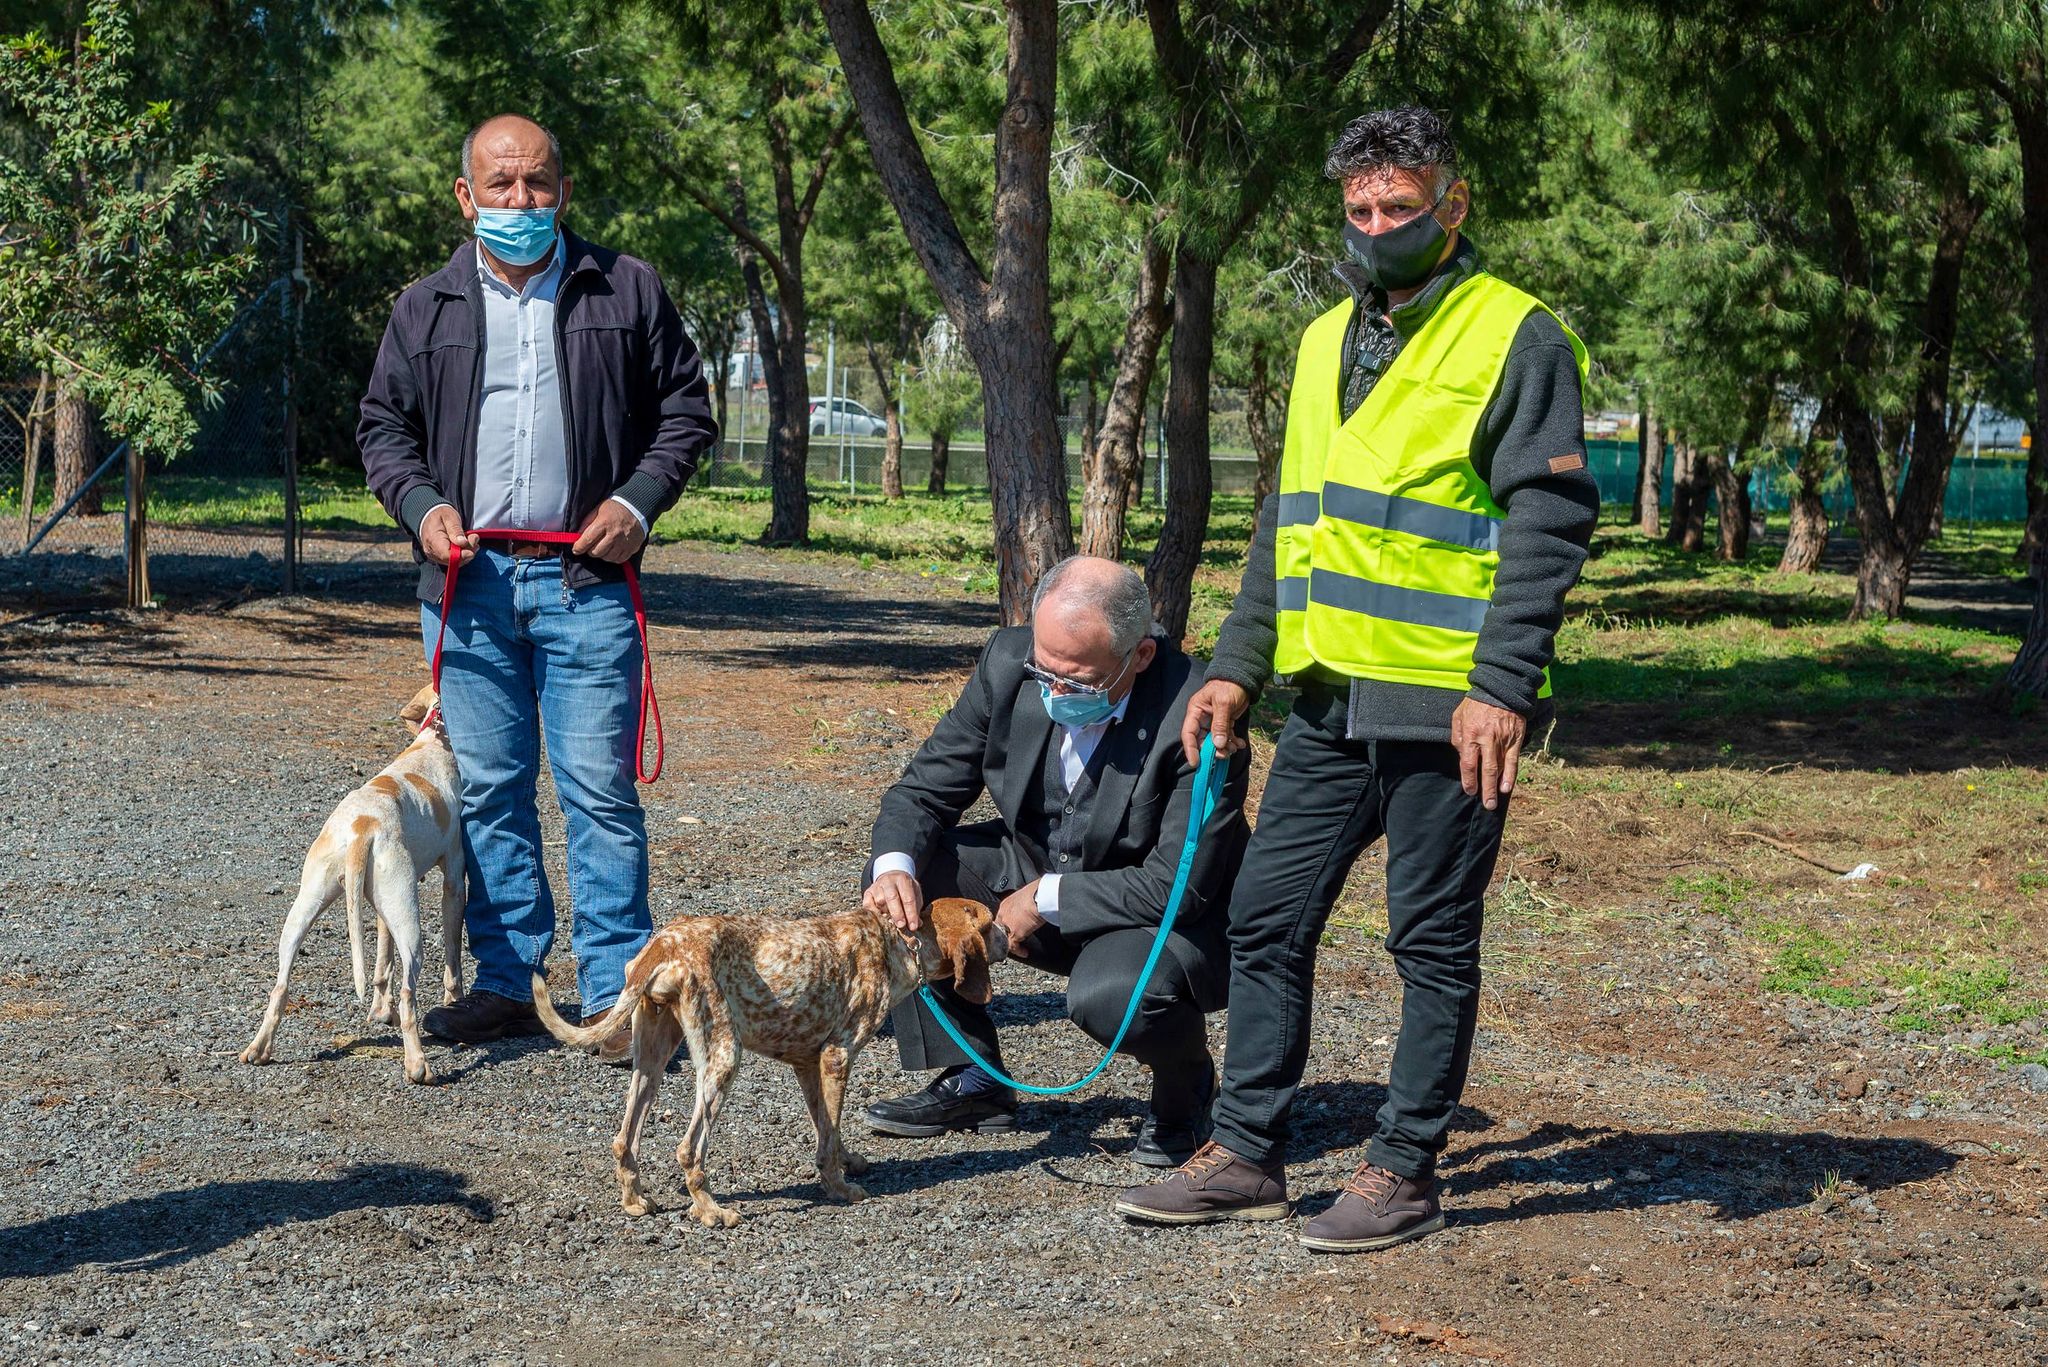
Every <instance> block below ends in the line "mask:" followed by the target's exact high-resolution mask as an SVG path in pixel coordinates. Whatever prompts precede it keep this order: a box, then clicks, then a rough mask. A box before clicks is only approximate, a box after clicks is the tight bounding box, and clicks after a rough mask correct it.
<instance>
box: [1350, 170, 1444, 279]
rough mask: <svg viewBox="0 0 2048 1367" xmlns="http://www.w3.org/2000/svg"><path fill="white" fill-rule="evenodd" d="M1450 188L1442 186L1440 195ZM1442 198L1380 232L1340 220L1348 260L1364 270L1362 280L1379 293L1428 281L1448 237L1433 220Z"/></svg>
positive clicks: (1442, 200)
mask: <svg viewBox="0 0 2048 1367" xmlns="http://www.w3.org/2000/svg"><path fill="white" fill-rule="evenodd" d="M1449 193H1450V187H1449V186H1446V187H1444V194H1449ZM1443 202H1444V196H1443V195H1438V196H1437V197H1436V204H1432V205H1430V206H1429V207H1428V208H1427V209H1424V210H1423V211H1422V212H1421V213H1419V214H1417V215H1416V216H1415V217H1413V218H1411V219H1409V220H1408V221H1407V222H1406V223H1403V224H1402V225H1401V226H1400V227H1398V228H1389V229H1387V230H1386V231H1385V232H1383V233H1367V232H1361V231H1359V229H1358V227H1357V226H1356V225H1355V224H1353V223H1352V221H1351V220H1350V218H1349V217H1346V218H1345V220H1344V247H1345V250H1346V251H1348V252H1349V253H1350V254H1351V259H1352V260H1353V261H1356V262H1357V263H1358V264H1359V265H1360V266H1362V267H1364V268H1365V276H1366V279H1368V280H1370V281H1372V283H1373V284H1375V285H1377V286H1379V287H1380V288H1381V289H1383V290H1405V289H1412V288H1414V287H1415V286H1416V285H1419V284H1421V283H1422V282H1423V281H1425V280H1427V279H1429V273H1430V272H1431V271H1433V270H1435V269H1436V263H1437V261H1438V260H1439V259H1440V258H1441V257H1442V256H1443V253H1444V242H1445V241H1446V240H1447V239H1448V238H1449V237H1450V234H1449V233H1447V232H1445V231H1444V225H1443V224H1441V223H1439V222H1437V221H1436V210H1437V205H1439V204H1442V203H1443Z"/></svg>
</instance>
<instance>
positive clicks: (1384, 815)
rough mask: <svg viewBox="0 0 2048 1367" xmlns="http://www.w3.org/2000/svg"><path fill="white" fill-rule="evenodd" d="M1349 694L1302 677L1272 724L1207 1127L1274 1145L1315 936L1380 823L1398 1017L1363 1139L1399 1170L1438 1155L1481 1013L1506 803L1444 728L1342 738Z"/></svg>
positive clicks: (1283, 1116)
mask: <svg viewBox="0 0 2048 1367" xmlns="http://www.w3.org/2000/svg"><path fill="white" fill-rule="evenodd" d="M1347 701H1348V700H1347V698H1346V697H1345V694H1344V693H1343V692H1342V691H1341V690H1335V689H1328V688H1311V689H1308V690H1305V691H1304V692H1303V694H1302V696H1301V698H1300V700H1299V701H1298V702H1297V703H1296V704H1295V708H1294V712H1293V714H1292V715H1291V716H1289V717H1288V719H1287V723H1286V725H1285V726H1284V727H1282V728H1281V731H1280V741H1279V744H1278V746H1277V747H1276V748H1275V750H1274V754H1273V768H1272V772H1271V774H1270V775H1269V776H1268V778H1267V780H1266V791H1265V796H1264V798H1263V799H1261V801H1260V804H1259V820H1258V825H1257V827H1256V828H1255V829H1254V830H1253V832H1252V838H1251V844H1250V845H1249V846H1248V847H1247V848H1246V850H1245V857H1244V868H1243V870H1242V871H1241V872H1240V873H1239V874H1238V878H1237V885H1236V887H1235V889H1234V890H1233V892H1232V895H1231V899H1230V1043H1229V1046H1228V1048H1227V1049H1226V1050H1225V1053H1224V1062H1223V1091H1222V1095H1221V1096H1220V1097H1219V1098H1218V1100H1217V1105H1216V1135H1215V1137H1216V1140H1217V1142H1219V1143H1221V1144H1222V1145H1223V1146H1224V1147H1225V1148H1227V1149H1229V1150H1231V1151H1232V1152H1233V1153H1236V1154H1239V1155H1240V1156H1242V1157H1245V1158H1250V1159H1253V1160H1256V1161H1261V1162H1265V1161H1276V1160H1278V1159H1280V1158H1281V1157H1282V1156H1283V1155H1284V1152H1285V1149H1286V1146H1287V1134H1288V1112H1289V1110H1290V1109H1291V1108H1292V1106H1293V1104H1294V1093H1295V1089H1296V1088H1297V1087H1298V1086H1299V1085H1300V1083H1301V1074H1302V1069H1303V1067H1304V1066H1305V1065H1306V1063H1307V1061H1308V1042H1309V1029H1310V1012H1311V1007H1312V1005H1313V1001H1312V998H1313V994H1314V986H1315V965H1316V948H1317V945H1318V944H1319V942H1320V940H1321V937H1322V933H1323V926H1324V923H1325V922H1326V921H1328V920H1329V916H1330V907H1331V905H1332V904H1333V903H1334V902H1335V901H1336V900H1337V894H1338V892H1339V891H1340V890H1341V889H1342V888H1343V886H1344V880H1345V878H1346V877H1347V876H1348V875H1349V874H1350V872H1351V866H1352V865H1353V864H1354V863H1355V862H1356V861H1357V859H1358V857H1359V855H1361V854H1363V853H1364V852H1365V850H1366V849H1367V848H1368V847H1369V846H1370V845H1371V844H1372V843H1373V842H1374V841H1375V840H1377V839H1379V838H1380V837H1381V836H1382V835H1384V836H1385V837H1386V839H1387V941H1386V944H1387V950H1388V952H1389V953H1391V954H1392V955H1393V956H1394V968H1395V971H1396V972H1397V973H1399V974H1400V977H1401V985H1402V992H1401V1033H1400V1037H1399V1038H1398V1039H1397V1040H1396V1041H1395V1043H1394V1057H1393V1062H1392V1065H1391V1067H1390V1069H1389V1072H1388V1076H1387V1101H1386V1104H1385V1105H1384V1106H1382V1107H1381V1108H1380V1112H1379V1123H1378V1128H1377V1130H1376V1132H1375V1133H1374V1135H1373V1139H1372V1144H1371V1146H1370V1147H1369V1149H1368V1150H1367V1154H1366V1156H1367V1158H1368V1160H1369V1161H1371V1162H1372V1163H1375V1164H1377V1165H1378V1166H1380V1167H1383V1168H1386V1169H1388V1170H1390V1171H1392V1172H1397V1173H1400V1174H1402V1175H1403V1176H1407V1177H1424V1176H1427V1175H1429V1174H1430V1173H1431V1172H1433V1171H1434V1170H1435V1166H1436V1157H1437V1155H1438V1154H1439V1153H1441V1152H1442V1151H1443V1147H1444V1137H1445V1134H1446V1132H1447V1130H1448V1129H1449V1127H1450V1121H1451V1113H1452V1112H1453V1111H1454V1110H1455V1109H1456V1108H1457V1104H1458V1096H1459V1094H1460V1093H1461V1092H1462V1091H1463V1090H1464V1087H1465V1073H1466V1069H1467V1066H1468V1065H1469V1063H1470V1061H1471V1057H1472V1033H1473V1028H1474V1026H1475V1024H1476V1023H1477V1020H1478V1015H1479V933H1480V925H1481V920H1482V906H1481V902H1482V897H1483V895H1484V893H1485V891H1486V885H1487V882H1488V880H1490V879H1491V878H1492V877H1493V865H1494V860H1495V857H1496V856H1497V855H1498V854H1499V853H1500V839H1501V831H1502V829H1503V827H1504V825H1505V823H1506V820H1507V803H1506V802H1505V801H1503V802H1502V803H1501V804H1500V805H1499V806H1498V807H1496V808H1495V809H1494V810H1493V811H1490V812H1489V811H1487V810H1486V808H1485V807H1484V806H1483V805H1481V803H1480V801H1479V799H1478V798H1476V797H1467V796H1466V795H1465V792H1464V790H1463V789H1462V788H1461V787H1460V786H1459V783H1458V757H1457V752H1456V751H1454V750H1452V748H1451V747H1450V746H1449V745H1448V744H1446V743H1443V742H1440V741H1390V740H1380V741H1354V740H1347V739H1346V738H1345V734H1344V732H1345V722H1346V712H1347V710H1348V708H1347Z"/></svg>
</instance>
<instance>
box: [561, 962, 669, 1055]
mask: <svg viewBox="0 0 2048 1367" xmlns="http://www.w3.org/2000/svg"><path fill="white" fill-rule="evenodd" d="M646 995H647V984H646V983H645V982H638V983H631V984H629V985H628V986H627V988H626V990H625V991H624V992H623V993H621V994H620V995H619V999H618V1001H617V1002H616V1003H614V1004H613V1006H612V1009H611V1013H610V1014H609V1015H607V1016H606V1017H605V1018H604V1020H603V1021H602V1022H601V1023H599V1024H597V1025H581V1026H578V1025H571V1024H569V1022H567V1021H565V1020H563V1019H562V1017H561V1014H560V1013H559V1012H557V1011H556V1010H555V1004H554V1002H553V1001H552V1000H550V999H549V996H548V981H547V979H546V978H543V977H541V975H540V974H538V973H536V974H534V975H533V1011H534V1014H535V1015H537V1016H539V1017H540V1023H541V1024H542V1025H545V1026H546V1027H547V1028H548V1033H549V1034H550V1035H553V1036H554V1037H555V1038H556V1039H558V1040H560V1041H561V1042H562V1043H564V1044H566V1045H569V1046H571V1047H572V1048H576V1049H595V1048H597V1046H598V1045H600V1044H603V1043H604V1042H605V1041H606V1040H608V1039H610V1038H612V1037H613V1036H614V1035H618V1034H621V1033H623V1032H624V1031H626V1030H629V1029H631V1028H632V1025H633V1011H634V1008H636V1007H638V1006H639V1005H640V999H641V998H642V997H644V996H646Z"/></svg>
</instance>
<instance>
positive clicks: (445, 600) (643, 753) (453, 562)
mask: <svg viewBox="0 0 2048 1367" xmlns="http://www.w3.org/2000/svg"><path fill="white" fill-rule="evenodd" d="M463 535H465V536H476V537H495V538H500V539H503V540H509V541H543V542H546V543H547V544H549V545H551V546H573V545H575V544H576V537H577V533H575V532H529V531H525V530H523V529H521V528H517V527H479V528H473V529H471V530H470V531H468V532H465V533H464V534H463ZM449 552H450V554H449V558H448V578H447V579H446V580H445V581H444V582H443V583H442V586H441V628H440V630H439V631H438V632H436V633H435V634H434V711H433V712H429V713H428V714H427V716H426V720H425V721H423V722H421V723H420V729H421V730H423V731H424V730H425V729H426V728H427V727H429V726H431V725H433V723H434V712H439V711H440V710H441V648H442V647H443V646H444V645H446V644H447V641H448V609H449V607H450V606H451V605H453V603H454V602H455V578H456V575H457V573H458V572H459V571H460V570H461V568H462V548H461V547H460V546H458V545H451V546H450V547H449ZM625 568H626V589H627V591H628V592H629V593H631V594H632V596H633V625H634V626H636V627H638V628H639V629H640V729H639V730H638V731H637V732H636V733H635V734H634V736H633V774H634V777H636V778H638V779H639V780H640V781H641V782H642V783H652V782H654V780H656V779H658V778H660V777H661V764H662V760H663V759H664V758H665V756H666V752H667V746H666V743H665V740H664V737H663V736H662V731H661V703H660V702H659V701H658V700H656V698H655V696H654V652H653V651H652V650H649V649H648V648H647V601H646V600H645V599H644V598H642V597H641V596H640V571H639V570H638V569H637V568H635V567H634V565H633V562H632V561H630V560H629V561H627V562H626V566H625ZM650 712H652V713H653V714H654V772H653V773H649V772H648V771H647V714H648V713H650Z"/></svg>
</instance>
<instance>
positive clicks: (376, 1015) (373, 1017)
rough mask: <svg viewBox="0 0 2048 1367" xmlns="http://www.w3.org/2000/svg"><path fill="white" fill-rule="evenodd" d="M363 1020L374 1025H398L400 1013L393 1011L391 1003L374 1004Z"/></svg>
mask: <svg viewBox="0 0 2048 1367" xmlns="http://www.w3.org/2000/svg"><path fill="white" fill-rule="evenodd" d="M363 1019H364V1020H366V1021H368V1022H369V1023H370V1024H372V1025H396V1024H398V1013H397V1012H396V1011H393V1010H392V1009H391V1003H390V1002H373V1003H372V1004H371V1006H370V1009H369V1010H368V1011H367V1012H365V1013H364V1014H363Z"/></svg>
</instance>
